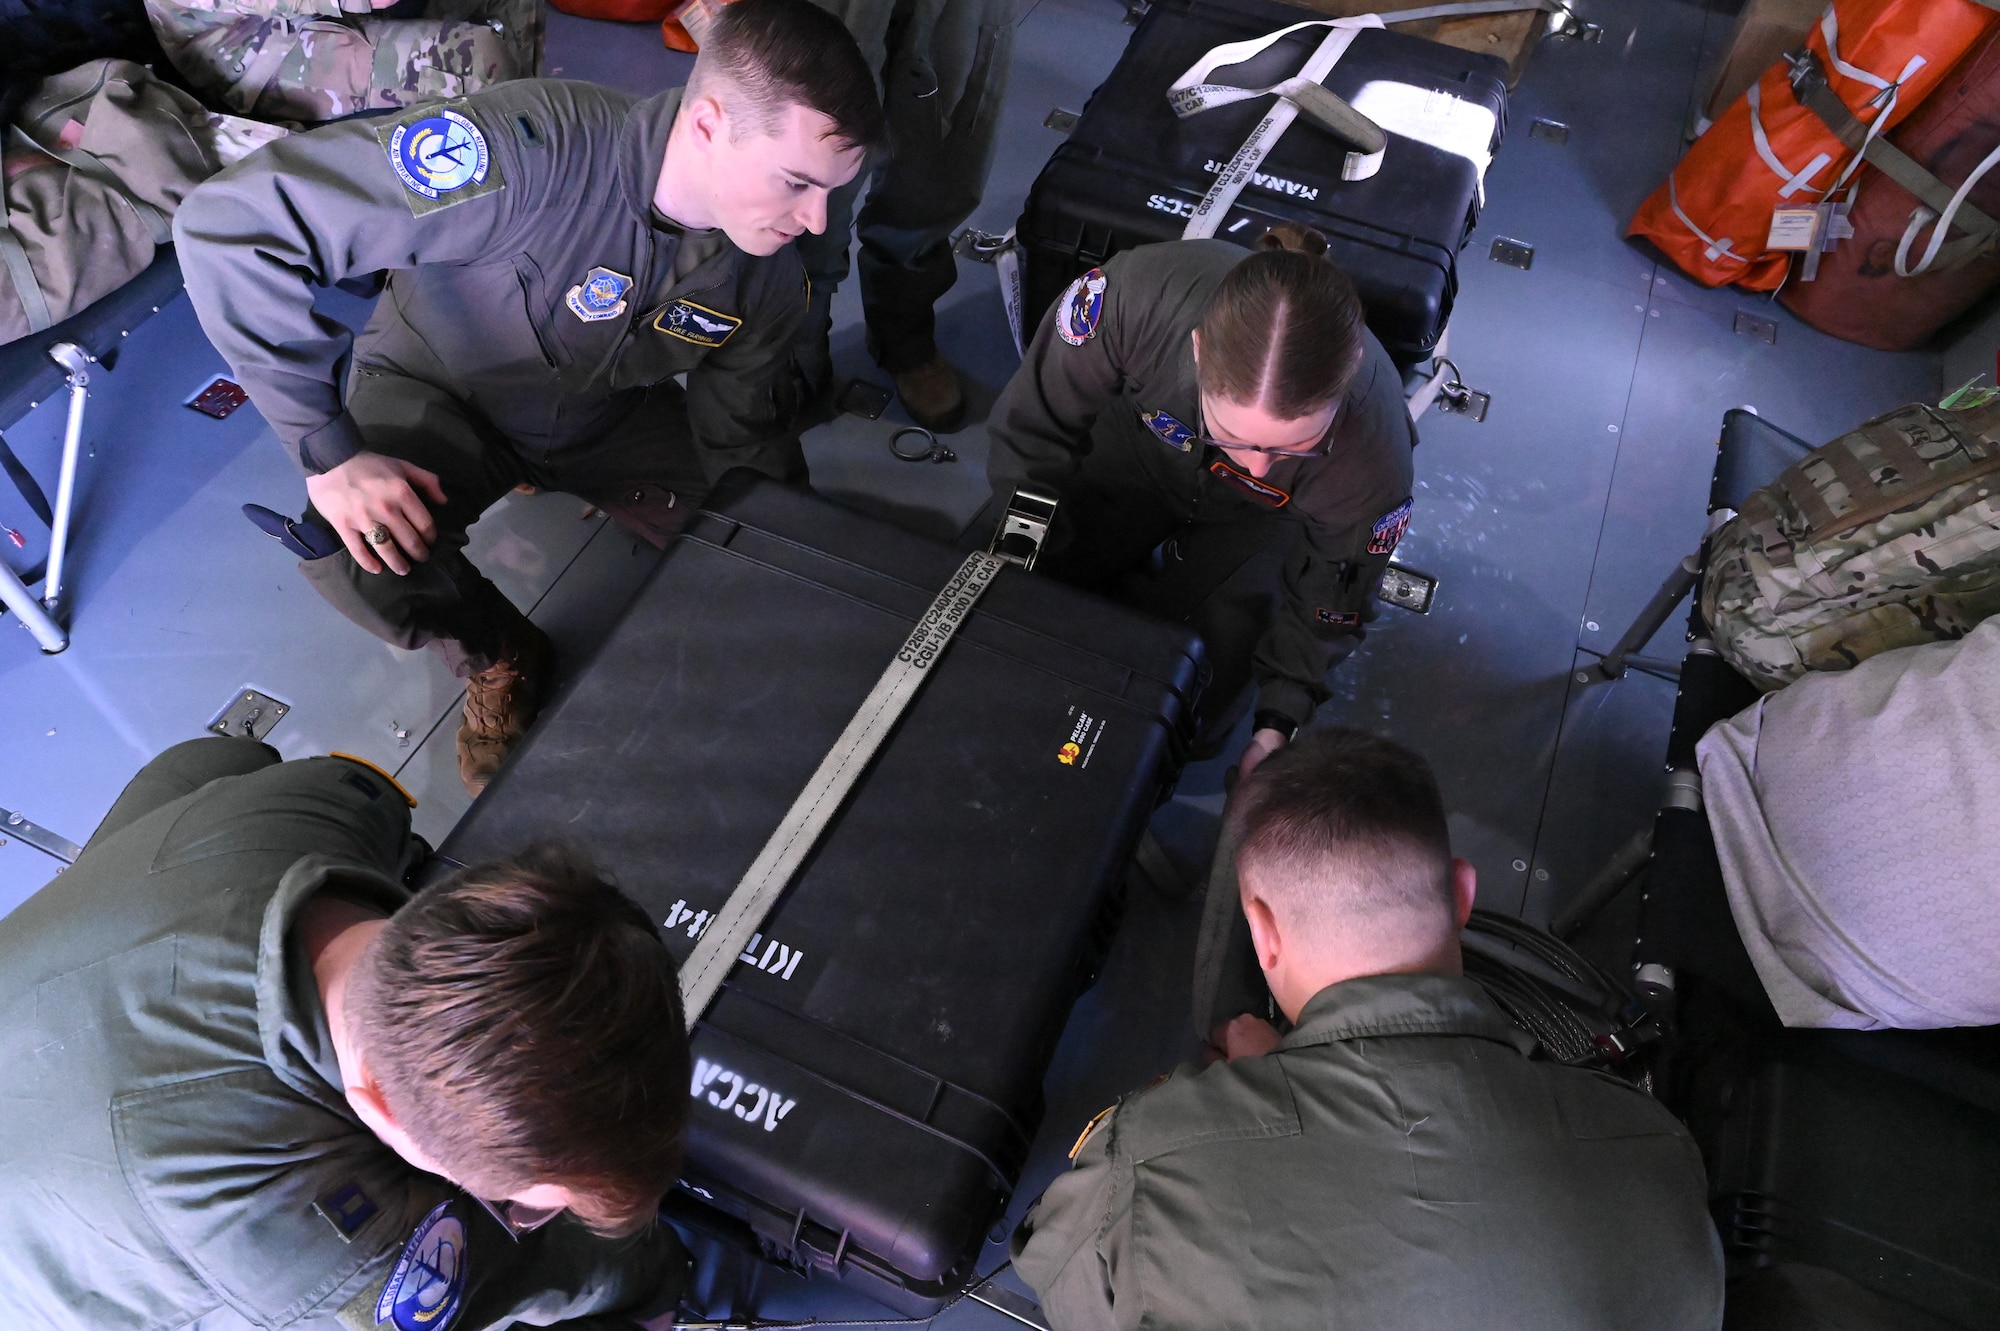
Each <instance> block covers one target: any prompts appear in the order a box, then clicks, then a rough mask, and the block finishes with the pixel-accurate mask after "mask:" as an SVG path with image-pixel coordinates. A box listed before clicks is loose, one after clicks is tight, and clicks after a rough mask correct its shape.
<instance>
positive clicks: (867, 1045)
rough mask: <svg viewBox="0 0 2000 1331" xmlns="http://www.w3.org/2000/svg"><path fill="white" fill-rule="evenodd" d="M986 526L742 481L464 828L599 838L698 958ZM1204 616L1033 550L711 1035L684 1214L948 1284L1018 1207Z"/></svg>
mask: <svg viewBox="0 0 2000 1331" xmlns="http://www.w3.org/2000/svg"><path fill="white" fill-rule="evenodd" d="M960 560H961V555H960V554H958V553H957V552H954V551H953V550H951V549H950V548H948V547H946V546H943V545H939V544H935V543H933V542H931V541H928V540H925V539H922V538H920V537H917V536H913V535H911V534H909V533H907V532H904V531H902V530H900V529H898V528H895V527H892V526H889V525H887V524H885V523H882V522H879V521H876V520H873V519H871V518H868V517H864V516H861V515H859V514H856V513H854V512H851V511H849V510H846V509H842V508H838V507H836V506H834V505H833V504H831V503H829V502H827V501H825V500H822V499H818V498H816V497H814V496H812V495H809V494H805V493H801V492H797V491H793V490H788V489H784V488H781V487H779V486H776V485H774V484H771V483H768V482H756V483H753V484H749V485H747V486H746V485H730V484H727V483H726V484H725V486H724V488H723V490H722V492H721V493H720V494H719V495H718V497H717V499H715V500H714V501H712V502H711V504H710V505H709V507H708V508H707V509H706V510H704V511H703V512H702V513H701V514H700V515H699V516H698V517H696V518H695V519H694V521H693V522H692V523H691V525H690V526H689V528H688V530H687V531H686V533H685V534H683V535H682V536H680V537H678V538H677V539H676V540H675V542H674V544H673V547H672V548H671V550H670V551H669V553H668V554H667V556H666V558H665V560H664V561H663V562H662V564H661V565H660V568H659V570H658V571H657V573H655V574H654V575H653V577H652V579H651V581H650V582H649V583H648V584H647V585H646V587H645V588H644V590H642V591H641V592H640V593H639V595H638V596H637V598H636V599H635V600H634V602H633V604H632V605H631V607H630V608H629V609H628V610H627V611H626V612H625V615H624V617H623V619H622V620H621V621H620V622H619V623H618V625H617V626H616V628H614V630H613V631H612V634H611V636H610V638H609V639H608V641H607V642H606V643H605V645H604V646H603V648H602V649H601V650H600V651H599V652H598V653H597V655H596V657H595V658H594V659H593V660H591V661H590V662H589V663H588V664H587V665H585V666H584V667H583V668H582V669H581V670H580V671H577V672H575V674H574V677H573V678H572V679H571V680H570V682H569V683H568V685H567V686H566V687H565V689H564V690H563V692H562V693H561V695H560V696H559V697H558V699H557V700H556V701H555V703H554V704H553V706H551V707H549V708H548V709H547V710H545V711H544V713H543V715H542V717H541V720H540V721H539V723H538V724H537V725H536V726H535V727H534V729H533V730H532V731H531V732H530V733H529V735H528V736H527V738H526V739H525V740H524V741H523V742H522V743H521V745H520V746H519V747H518V749H517V751H516V752H515V753H514V754H513V755H512V757H511V758H510V760H509V761H508V763H507V765H506V767H505V768H504V769H503V770H502V771H501V772H500V773H499V774H498V775H497V776H496V777H495V778H494V780H493V782H492V784H491V786H490V787H489V788H488V789H487V791H486V793H485V794H484V795H482V796H481V797H480V798H479V799H478V800H477V801H475V802H474V804H473V806H472V809H471V811H470V812H469V813H468V814H467V815H466V817H465V819H464V820H463V821H462V822H461V823H460V824H459V825H458V827H457V829H456V830H455V831H454V832H453V833H452V834H451V836H450V837H449V839H447V840H446V842H445V843H444V845H443V846H442V848H441V849H440V857H441V859H442V860H443V861H445V863H446V867H448V866H449V865H450V864H453V863H456V864H467V863H473V862H477V861H479V860H483V859H487V858H491V857H493V856H496V855H500V854H504V853H507V852H511V851H513V850H515V849H518V848H519V847H521V846H523V845H524V844H526V843H527V842H529V841H531V840H533V839H535V838H538V837H545V836H561V837H567V838H570V839H572V840H574V841H575V842H577V843H579V844H581V845H582V846H583V847H584V848H586V849H587V850H588V851H589V852H590V853H591V854H592V855H593V856H594V857H595V858H596V860H597V861H598V863H599V864H600V865H601V866H602V867H604V868H605V869H606V870H607V871H608V872H609V873H610V874H612V875H613V877H614V878H615V880H616V881H617V882H618V883H619V884H620V885H621V886H622V887H623V888H624V889H625V890H626V891H627V892H629V893H631V895H632V896H633V897H634V898H636V899H637V900H638V901H639V902H640V903H641V904H642V905H644V906H645V907H646V908H647V909H648V910H649V911H651V912H652V915H653V917H654V918H655V919H656V920H658V921H660V923H661V924H662V926H663V927H664V928H665V931H666V936H667V938H668V940H669V942H670V943H671V944H672V946H673V948H674V950H675V952H676V953H677V954H678V955H679V956H680V957H681V958H682V959H683V960H684V959H685V958H686V957H687V955H688V953H689V952H691V951H692V950H693V948H694V941H695V938H696V936H697V935H698V934H699V933H700V931H701V929H702V928H703V927H704V926H705V925H706V924H707V922H708V920H709V918H710V914H711V912H713V911H714V910H715V909H716V908H717V907H718V906H720V905H721V904H722V902H723V901H724V900H725V899H726V898H727V897H728V895H729V893H730V891H731V889H732V888H734V887H735V885H736V882H737V880H738V879H739V878H740V877H741V876H742V874H743V872H744V870H745V869H746V868H748V867H749V865H750V862H751V861H752V860H753V859H754V858H755V857H756V855H757V853H758V851H759V850H760V849H761V848H762V846H763V844H764V842H765V840H766V838H767V837H768V836H769V835H770V833H771V831H772V830H773V829H774V828H775V827H776V826H777V824H778V822H779V821H780V819H781V818H782V817H783V816H784V814H785V811H786V810H787V809H788V808H789V807H790V805H791V803H792V801H793V799H794V797H795V796H796V795H797V794H798V793H799V791H800V790H801V789H802V788H803V787H804V786H805V784H806V782H807V780H808V779H809V778H810V777H811V776H812V774H813V771H814V769H815V767H817V766H818V764H819V762H820V759H821V758H822V757H823V756H825V754H826V752H827V751H828V749H829V748H831V747H832V745H833V743H834V740H835V738H836V737H837V736H838V735H839V733H840V731H841V729H842V727H843V726H845V725H846V723H847V721H848V719H849V718H850V717H851V716H852V715H853V713H854V712H855V711H856V709H857V708H858V707H859V706H860V704H861V701H862V699H863V698H864V697H865V696H866V695H867V693H868V691H869V689H870V688H871V687H872V686H873V685H874V683H875V681H876V679H877V677H878V676H880V675H881V673H882V671H883V670H884V669H885V668H886V667H887V665H888V664H889V662H890V660H891V659H892V658H893V657H894V656H895V653H896V650H897V648H898V647H900V646H901V645H902V642H903V640H904V638H905V637H906V636H907V635H908V634H909V632H910V630H911V628H912V627H913V626H914V625H915V623H916V621H917V618H918V617H919V616H920V615H921V614H922V613H923V611H924V610H925V608H926V607H927V606H928V605H929V604H930V602H931V598H932V596H933V595H934V594H935V593H936V592H937V590H938V589H940V588H941V587H943V586H944V585H945V583H946V582H947V581H948V580H949V579H950V577H951V575H952V573H953V572H954V570H955V569H956V568H957V567H958V564H959V562H960ZM1201 674H1202V668H1201V648H1200V645H1199V641H1198V640H1197V639H1195V638H1194V637H1193V636H1192V635H1190V634H1189V633H1188V632H1186V631H1185V630H1184V629H1181V628H1179V627H1177V626H1175V625H1172V624H1168V623H1165V622H1161V621H1156V620H1152V619H1149V618H1146V617H1144V616H1141V615H1139V614H1137V613H1135V612H1133V611H1129V610H1126V609H1123V608H1121V607H1119V606H1116V605H1113V604H1112V603H1110V602H1108V601H1103V600H1099V599H1097V598H1096V597H1092V596H1089V595H1086V594H1084V593H1082V592H1078V591H1076V590H1074V589H1072V588H1069V587H1066V586H1063V585H1061V584H1059V583H1056V582H1053V581H1049V580H1046V579H1043V578H1039V577H1036V576H1034V575H1032V574H1026V573H1020V572H1017V571H1015V570H1013V569H1008V570H1005V571H1003V572H1002V573H1001V574H1000V575H999V577H998V578H997V579H996V580H995V582H994V583H993V585H992V587H991V588H990V589H989V590H988V591H987V593H986V595H985V597H984V599H983V600H982V601H981V602H980V603H979V606H978V608H977V609H976V610H975V611H974V612H973V613H972V615H971V616H970V618H969V619H968V620H967V621H966V623H965V624H964V626H963V627H962V628H961V629H960V630H959V633H958V635H957V637H956V638H955V639H954V640H953V641H952V643H951V645H950V646H949V647H948V648H947V649H946V651H945V653H944V656H943V658H942V660H941V662H940V664H939V665H938V666H937V667H936V669H935V670H934V672H933V674H932V676H931V678H930V679H929V680H928V682H927V683H926V685H925V687H924V689H923V692H922V693H921V694H920V695H919V696H918V697H917V699H916V701H915V703H914V704H913V705H912V706H911V708H910V710H909V712H908V713H907V714H906V715H905V716H904V718H903V719H902V721H901V722H900V724H899V725H898V727H897V729H896V731H895V732H894V733H893V734H892V735H891V736H890V738H889V740H888V743H887V744H886V745H885V747H884V749H883V751H882V752H881V753H880V754H879V755H878V756H877V758H876V760H875V762H874V764H873V767H872V768H871V770H869V771H868V772H867V773H866V774H865V776H864V777H863V778H862V781H861V784H860V786H859V787H858V788H857V789H856V791H855V792H854V794H853V795H852V797H851V798H850V799H849V801H848V803H847V805H846V807H845V808H844V809H842V811H841V812H840V813H839V815H838V816H837V817H836V819H835V821H834V823H833V825H832V826H831V828H830V829H829V830H828V832H827V834H826V836H825V838H824V840H823V841H822V842H821V843H820V845H819V848H818V850H817V852H816V853H815V854H814V856H813V857H812V858H811V859H810V860H809V861H808V863H807V865H806V868H805V870H804V871H803V872H802V873H801V875H800V876H799V878H798V879H797V880H796V881H795V883H794V884H793V886H792V888H791V890H790V892H789V894H788V895H787V896H786V897H785V899H784V900H783V901H782V902H781V903H780V905H779V906H778V908H777V910H776V911H775V913H773V915H772V916H771V918H770V920H769V921H768V922H767V924H766V925H765V928H764V929H763V931H762V933H761V934H760V935H759V936H758V937H757V938H756V939H755V940H754V941H753V942H752V944H751V945H750V947H749V948H748V949H747V950H746V951H745V952H744V953H743V954H742V959H741V962H740V964H739V965H738V966H737V967H736V969H735V971H734V972H733V973H732V974H731V976H730V979H729V982H728V985H727V986H726V988H725V989H724V990H723V992H722V995H721V996H720V998H718V999H717V1001H716V1003H715V1005H714V1006H713V1007H712V1008H710V1009H709V1013H708V1016H707V1018H706V1019H705V1020H704V1021H703V1022H702V1023H701V1025H700V1026H699V1028H698V1029H697V1030H696V1032H695V1036H694V1054H695V1058H696V1063H695V1074H694V1085H693V1087H692V1091H693V1094H694V1104H695V1112H694V1116H693V1127H692V1134H691V1138H690V1144H689V1152H688V1162H687V1169H686V1176H685V1179H684V1180H683V1183H682V1191H681V1192H680V1194H678V1196H677V1197H676V1198H675V1200H674V1202H673V1204H672V1205H671V1206H670V1207H669V1213H670V1214H672V1215H674V1216H675V1217H676V1218H677V1219H680V1220H682V1221H684V1222H688V1223H692V1224H694V1225H696V1226H698V1227H702V1228H706V1229H708V1230H709V1231H710V1232H711V1233H712V1234H720V1235H723V1236H725V1237H727V1236H733V1237H736V1238H738V1239H740V1240H742V1241H745V1242H753V1243H755V1244H756V1245H757V1246H759V1247H760V1248H761V1249H762V1251H763V1252H764V1254H765V1255H766V1256H768V1257H771V1258H772V1259H774V1260H778V1261H783V1262H787V1263H790V1264H792V1265H794V1266H798V1267H804V1268H818V1269H820V1270H824V1271H831V1272H834V1273H837V1274H838V1275H839V1276H840V1277H841V1278H843V1279H848V1280H853V1281H855V1282H856V1283H857V1284H859V1285H860V1286H861V1287H862V1288H865V1289H866V1290H867V1291H868V1292H869V1293H871V1294H874V1295H875V1296H876V1297H878V1298H880V1299H882V1300H883V1301H884V1302H887V1303H889V1304H891V1305H892V1306H895V1307H898V1308H900V1309H902V1310H904V1311H908V1312H911V1313H915V1314H918V1315H926V1314H928V1313H929V1312H932V1311H935V1310H936V1308H937V1307H938V1306H939V1304H940V1303H941V1302H942V1301H943V1300H944V1299H946V1298H948V1297H949V1296H950V1295H952V1294H953V1293H955V1292H956V1291H957V1290H958V1288H959V1287H960V1285H961V1284H962V1283H963V1282H964V1281H965V1280H966V1278H967V1277H968V1276H969V1275H970V1274H971V1263H972V1261H973V1259H974V1257H975V1256H976V1254H977V1251H978V1249H979V1246H980V1243H981V1241H982V1240H983V1238H984V1237H985V1235H986V1232H987V1230H988V1228H989V1227H990V1226H991V1225H992V1224H993V1223H994V1221H995V1220H996V1219H997V1218H998V1217H999V1216H1000V1214H1001V1211H1002V1210H1003V1208H1004V1207H1005V1204H1006V1201H1007V1197H1008V1195H1009V1193H1010V1192H1011V1190H1012V1189H1013V1186H1014V1184H1015V1182H1016V1180H1017V1179H1018V1177H1019V1171H1020V1167H1021V1164H1022V1161H1023V1158H1024V1156H1025V1154H1026V1151H1027V1148H1028V1144H1029V1141H1030V1139H1031V1138H1032V1137H1033V1135H1034V1133H1035V1129H1036V1126H1037V1121H1038V1119H1039V1117H1040V1112H1041V1083H1042V1077H1043V1074H1044V1072H1045V1071H1046V1069H1047V1066H1048V1062H1049V1058H1050V1056H1051V1054H1052V1052H1053V1050H1054V1047H1055V1044H1056V1040H1057V1038H1058V1036H1059V1035H1060V1034H1061V1032H1062V1028H1063V1025H1064V1022H1065V1021H1066V1020H1067V1018H1068V1015H1069V1010H1070V1007H1071V1004H1072V1002H1073V1001H1074V1000H1075V998H1076V997H1077V995H1078V994H1079V993H1080V992H1081V990H1082V988H1083V986H1084V985H1085V984H1086V983H1087V981H1088V979H1089V978H1090V976H1091V975H1092V974H1093V973H1094V968H1095V967H1096V965H1097V964H1098V962H1099V961H1100V960H1101V958H1102V955H1103V950H1104V948H1105V947H1106V945H1107V943H1108V941H1109V939H1108V932H1109V929H1110V927H1111V925H1112V924H1113V923H1114V922H1115V919H1116V907H1117V904H1118V893H1119V890H1120V886H1121V884H1122V880H1123V877H1124V873H1125V868H1126V865H1127V864H1128V862H1129V860H1130V858H1131V853H1132V848H1133V846H1134V844H1135V842H1136V841H1137V839H1138V837H1139V835H1140V833H1141V831H1142V830H1143V829H1144V827H1145V825H1146V821H1147V818H1148V815H1149V814H1150V813H1151V811H1152V809H1153V808H1154V806H1155V804H1156V803H1157V802H1158V801H1159V799H1160V798H1161V797H1162V796H1163V794H1164V793H1165V792H1166V790H1167V789H1168V788H1169V786H1170V784H1171V782H1172V780H1173V778H1174V776H1175V774H1176V769H1177V763H1178V758H1179V755H1180V754H1181V753H1182V752H1183V749H1184V738H1185V734H1186V732H1187V729H1188V724H1189V721H1188V718H1189V717H1190V715H1191V713H1192V709H1193V706H1194V703H1195V700H1196V699H1195V693H1196V690H1197V688H1198V683H1197V681H1198V678H1199V677H1200V675H1201Z"/></svg>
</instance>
